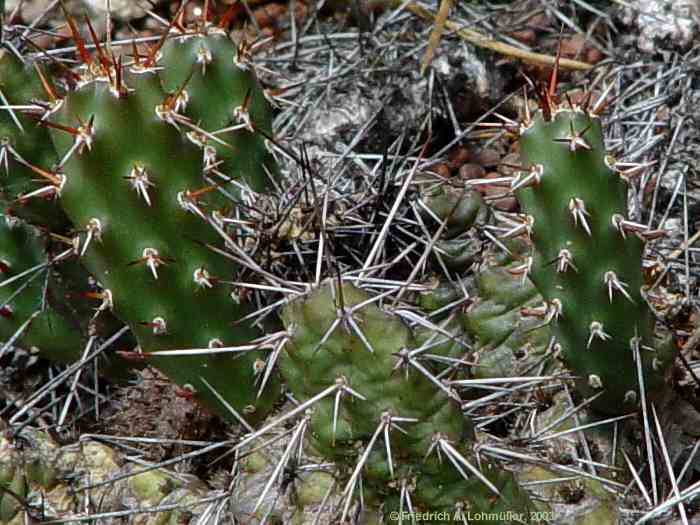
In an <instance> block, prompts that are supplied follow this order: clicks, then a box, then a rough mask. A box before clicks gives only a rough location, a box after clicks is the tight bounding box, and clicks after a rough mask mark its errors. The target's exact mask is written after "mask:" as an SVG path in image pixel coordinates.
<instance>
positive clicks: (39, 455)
mask: <svg viewBox="0 0 700 525" xmlns="http://www.w3.org/2000/svg"><path fill="white" fill-rule="evenodd" d="M2 426H3V423H2V421H0V430H2ZM9 435H10V433H9V432H0V523H3V524H12V525H14V524H17V525H21V524H23V523H31V522H33V521H35V520H34V518H33V517H32V516H34V517H35V516H36V515H37V514H38V515H41V516H43V519H46V520H51V519H55V520H65V521H66V522H67V523H74V521H72V518H73V519H76V520H77V519H79V518H81V517H83V515H84V514H86V513H87V512H93V513H94V511H93V510H92V509H93V502H95V501H98V502H99V512H101V513H109V512H117V511H123V510H124V509H128V510H129V511H131V512H132V513H133V514H132V515H131V519H133V523H139V524H141V525H177V524H179V523H183V520H184V521H186V520H187V519H188V518H189V517H192V516H193V515H194V516H198V515H201V514H202V513H204V512H205V510H206V503H202V502H201V500H202V499H203V498H205V497H206V496H207V495H209V491H208V490H207V486H206V485H205V484H204V483H203V482H202V481H200V480H199V479H197V478H194V476H191V475H179V474H176V473H173V472H169V471H167V470H165V469H155V470H148V471H144V470H145V469H143V468H141V467H140V466H138V465H137V464H135V463H127V464H126V465H125V466H121V465H122V464H124V462H125V461H124V459H125V458H124V457H122V455H121V454H120V453H119V452H118V451H117V450H116V449H112V448H110V447H108V446H106V445H104V444H102V443H98V442H96V441H81V442H80V443H76V444H74V445H68V446H65V447H59V445H58V444H57V443H56V442H55V441H54V440H53V439H52V438H51V437H50V436H49V434H47V433H46V432H42V431H38V430H35V429H33V428H26V429H25V430H24V431H23V432H22V433H21V434H20V436H19V437H18V438H16V439H13V438H10V437H8V436H9ZM18 442H21V443H22V445H23V446H19V445H18ZM113 479H117V481H111V480H113ZM3 489H7V490H11V491H12V493H13V494H14V495H15V496H18V497H14V496H13V494H10V493H9V492H6V490H3ZM27 504H29V505H30V506H27V508H26V509H25V508H23V505H27ZM37 506H39V509H37V508H36V507H37ZM159 506H160V507H164V508H165V510H162V511H160V512H153V511H152V510H151V509H152V508H153V507H159ZM140 510H143V512H139V511H140Z"/></svg>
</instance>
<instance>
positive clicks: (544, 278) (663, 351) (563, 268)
mask: <svg viewBox="0 0 700 525" xmlns="http://www.w3.org/2000/svg"><path fill="white" fill-rule="evenodd" d="M552 85H554V83H552ZM541 99H542V100H543V102H542V107H541V109H540V110H539V111H538V112H537V113H536V114H534V115H532V116H530V115H526V118H525V120H524V122H523V123H522V124H521V128H520V138H519V140H520V150H521V155H522V161H523V165H524V167H523V171H521V172H520V173H519V174H518V175H517V176H516V177H515V178H514V180H513V184H512V187H513V188H514V190H515V195H516V196H517V198H518V200H519V202H520V206H521V209H522V212H523V216H522V220H521V222H520V224H519V225H516V227H515V228H514V229H513V230H512V231H513V232H514V233H518V232H520V233H526V234H528V235H529V236H530V237H531V238H532V242H533V245H534V251H533V253H532V258H531V259H526V263H527V265H528V266H529V269H530V271H529V273H528V275H529V277H530V279H531V280H532V282H533V283H534V284H535V286H536V287H537V289H538V290H539V291H540V293H541V294H542V296H543V298H544V304H543V305H542V306H541V308H540V311H539V313H540V317H541V319H543V320H545V321H549V322H551V325H552V329H553V333H554V335H555V336H556V344H555V348H556V349H560V350H561V356H562V357H563V360H564V362H565V363H566V365H567V366H568V367H569V368H570V369H571V370H572V371H573V372H574V373H575V374H576V375H577V376H579V380H578V381H577V388H578V391H579V392H580V394H581V395H582V396H584V397H587V398H588V397H592V396H595V395H598V397H597V399H596V401H595V402H594V403H593V407H594V408H595V409H596V410H598V411H601V412H604V413H610V414H617V413H624V412H627V411H629V410H632V409H634V408H635V407H636V406H637V403H638V402H639V400H640V387H639V385H640V383H641V384H643V385H644V388H645V392H644V393H645V394H651V393H654V392H656V391H658V390H659V389H661V388H662V387H663V385H664V380H665V375H666V372H667V370H668V369H669V366H670V364H671V363H672V352H671V346H670V343H669V342H661V343H659V342H657V341H656V340H655V338H654V318H653V315H652V313H651V310H650V309H649V306H648V305H647V303H646V302H645V298H644V294H643V290H642V288H643V284H644V282H643V278H642V271H641V264H642V252H643V249H644V243H645V241H647V240H648V239H650V238H653V237H654V236H656V235H657V234H658V232H655V231H652V230H650V229H649V228H647V227H646V226H645V225H642V224H638V223H636V222H633V221H632V220H630V218H629V214H628V210H627V186H626V184H625V181H624V180H623V179H622V177H621V176H620V175H619V174H618V173H616V171H615V169H614V167H615V166H614V162H612V161H611V159H610V158H609V157H607V156H606V151H605V144H604V137H603V130H602V126H601V120H600V117H599V115H598V104H596V105H593V106H592V107H589V106H588V105H587V104H584V105H581V106H579V105H571V104H561V105H560V104H557V103H556V102H555V101H554V94H553V88H552V89H550V90H549V91H547V92H545V93H544V94H543V95H542V97H541ZM516 230H517V231H516ZM639 371H641V374H639V373H638V372H639Z"/></svg>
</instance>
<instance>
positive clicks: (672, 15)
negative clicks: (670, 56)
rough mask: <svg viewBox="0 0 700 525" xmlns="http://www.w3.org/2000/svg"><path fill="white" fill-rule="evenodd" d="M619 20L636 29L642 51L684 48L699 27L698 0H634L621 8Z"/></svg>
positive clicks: (688, 45)
mask: <svg viewBox="0 0 700 525" xmlns="http://www.w3.org/2000/svg"><path fill="white" fill-rule="evenodd" d="M620 19H621V20H622V22H623V23H624V24H625V25H628V26H635V27H636V28H637V31H638V35H639V36H638V38H637V47H638V48H639V49H640V50H641V51H644V52H646V53H655V52H657V51H659V50H671V51H673V50H677V48H681V49H687V48H689V47H691V46H692V44H693V41H694V40H696V39H697V34H698V29H700V2H697V0H695V1H690V2H689V1H687V0H636V1H635V2H629V4H628V5H626V7H625V8H624V9H622V11H621V12H620Z"/></svg>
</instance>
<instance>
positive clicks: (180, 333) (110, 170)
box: [52, 68, 276, 419]
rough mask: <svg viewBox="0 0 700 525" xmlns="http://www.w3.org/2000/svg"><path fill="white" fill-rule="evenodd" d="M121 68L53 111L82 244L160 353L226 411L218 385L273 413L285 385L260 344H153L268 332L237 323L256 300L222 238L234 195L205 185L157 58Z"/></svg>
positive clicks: (144, 346) (126, 317) (130, 319)
mask: <svg viewBox="0 0 700 525" xmlns="http://www.w3.org/2000/svg"><path fill="white" fill-rule="evenodd" d="M120 73H121V74H123V77H122V79H121V81H122V84H121V85H120V86H115V85H114V84H113V83H111V82H106V81H103V80H104V79H99V78H98V79H97V80H95V81H93V82H87V83H86V84H85V85H83V86H82V87H80V89H78V90H77V91H75V92H73V93H71V94H69V95H68V96H67V97H66V99H65V100H64V101H63V104H62V107H61V108H60V110H59V111H57V112H56V113H55V114H54V115H53V119H52V121H53V124H54V126H55V127H57V128H60V129H56V130H54V131H53V132H52V138H53V139H54V142H55V144H56V146H57V149H58V151H59V152H60V154H61V155H62V156H64V155H66V154H68V153H69V152H70V151H71V150H72V154H71V156H70V158H69V160H68V161H67V162H66V164H65V173H66V181H65V185H64V187H63V188H62V191H61V204H62V206H63V208H64V209H65V210H66V212H67V214H68V215H69V216H70V218H71V220H72V221H73V223H74V224H75V225H76V227H77V228H78V229H79V231H80V232H81V234H80V240H81V244H80V248H79V251H80V253H81V254H83V255H84V257H83V260H84V263H85V265H86V266H87V267H88V269H89V270H90V271H91V272H92V273H93V275H94V276H95V277H96V278H97V280H98V281H99V282H100V283H101V284H102V286H103V287H104V288H105V289H106V290H107V291H108V293H109V294H111V298H112V304H113V309H114V312H115V314H116V315H117V317H119V318H120V319H122V320H123V321H124V322H126V323H127V324H128V325H129V326H130V328H131V330H132V332H133V333H134V335H135V336H136V338H137V340H138V343H139V346H140V349H141V350H142V351H143V352H147V353H149V354H148V357H147V360H148V362H150V363H152V364H154V365H155V366H157V367H158V368H160V369H161V370H162V371H163V372H165V373H166V375H168V376H169V377H170V378H171V379H173V380H174V381H175V382H177V383H178V384H180V385H182V386H185V387H186V388H187V389H188V390H189V391H190V392H192V393H193V395H194V398H195V399H196V400H198V401H201V402H202V403H204V404H205V405H206V406H208V407H209V408H210V409H212V410H214V411H215V412H217V413H219V414H221V415H223V416H226V417H231V418H232V417H233V416H232V415H231V414H230V411H229V410H227V409H226V407H225V405H223V404H222V403H221V401H220V400H219V399H218V397H217V396H216V394H215V392H218V393H219V394H220V395H221V396H222V397H223V398H224V399H225V400H227V402H228V403H230V405H231V406H232V407H233V408H234V409H235V410H237V411H239V412H241V411H243V412H244V413H245V415H246V416H247V417H250V418H253V419H255V418H258V417H262V416H263V415H264V414H265V412H267V411H268V410H269V408H270V407H271V404H272V402H273V400H274V398H275V395H276V394H275V387H274V385H269V388H268V389H266V391H265V392H264V393H263V394H262V396H260V397H259V396H258V380H259V379H260V375H261V374H260V372H261V368H260V366H259V364H260V363H261V362H262V361H261V359H262V358H264V355H262V354H261V353H260V352H246V353H236V354H232V353H218V354H214V355H212V354H208V355H201V354H200V355H177V356H173V355H169V356H159V355H157V354H152V353H151V352H158V351H162V350H183V349H191V348H200V349H206V348H216V347H221V346H233V345H239V344H242V343H247V342H249V341H251V340H252V339H253V338H255V337H256V336H257V335H258V332H257V330H256V329H254V328H252V327H251V326H248V325H241V326H238V327H235V328H234V326H233V323H234V321H235V320H236V319H239V318H240V317H241V316H242V315H244V313H245V312H246V311H247V310H246V308H245V307H244V306H241V305H238V304H236V302H235V301H234V300H233V299H232V297H231V292H232V289H231V287H230V286H229V285H227V284H225V283H224V282H222V281H228V280H231V278H232V274H233V270H234V268H232V266H231V264H230V263H229V262H228V260H227V259H226V258H224V257H222V256H220V255H219V254H216V253H215V252H214V251H213V250H212V248H211V247H212V246H214V247H218V246H219V245H220V244H222V243H220V237H219V235H218V234H217V231H216V229H215V228H214V227H213V226H212V224H214V223H216V215H215V213H214V212H217V211H219V209H220V207H221V205H222V203H223V202H224V199H223V198H222V197H221V195H219V194H218V193H217V192H215V191H206V190H205V191H204V192H203V193H202V194H198V193H197V192H198V190H201V189H202V188H204V187H205V182H204V180H203V177H202V164H201V153H200V152H199V151H198V150H197V148H196V147H195V146H194V145H192V144H190V143H188V142H187V141H186V139H185V138H184V137H182V136H181V134H180V133H179V132H178V129H177V128H176V127H174V126H173V125H171V124H170V123H168V122H167V121H168V120H169V115H170V113H169V110H170V108H169V107H168V106H167V104H165V105H164V101H165V100H166V97H165V95H164V94H163V92H162V90H161V86H160V80H159V78H158V76H157V74H156V73H155V72H154V71H153V70H152V69H149V70H144V68H136V69H134V70H130V71H121V72H120ZM113 75H114V72H113ZM112 78H115V77H114V76H113V77H112ZM66 128H75V129H79V131H77V132H73V133H72V134H71V133H66V132H65V131H64V129H66ZM81 141H82V142H81ZM207 383H208V385H207ZM214 391H215V392H214Z"/></svg>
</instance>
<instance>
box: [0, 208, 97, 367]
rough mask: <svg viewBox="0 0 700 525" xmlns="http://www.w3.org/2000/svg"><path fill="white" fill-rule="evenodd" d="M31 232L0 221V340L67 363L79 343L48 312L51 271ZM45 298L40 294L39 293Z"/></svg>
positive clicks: (40, 242)
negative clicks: (0, 281) (0, 283)
mask: <svg viewBox="0 0 700 525" xmlns="http://www.w3.org/2000/svg"><path fill="white" fill-rule="evenodd" d="M49 262H50V261H49V256H48V255H47V254H46V251H45V243H44V242H43V240H42V239H41V238H40V237H39V234H38V232H37V230H35V229H34V228H32V227H30V226H27V225H26V224H24V223H22V222H21V221H19V220H18V219H16V218H12V217H8V216H0V275H1V276H2V277H1V278H0V279H1V280H2V283H3V285H2V287H0V340H2V341H3V342H5V343H8V342H11V343H10V344H11V345H13V346H18V347H25V348H26V349H27V350H30V351H33V352H34V351H38V352H39V353H40V355H41V357H46V358H48V359H51V360H54V361H58V362H62V363H71V362H73V361H75V360H76V359H79V358H80V356H81V354H82V351H83V347H84V345H85V341H84V340H83V339H82V338H81V336H80V333H79V331H78V330H76V328H75V327H73V326H71V325H70V324H69V323H67V322H66V321H65V320H64V318H63V317H62V316H60V315H59V314H58V313H57V312H56V311H55V310H53V309H52V307H51V304H50V303H52V302H53V301H51V299H52V297H50V294H51V293H52V291H53V288H52V286H48V287H47V286H46V285H47V274H48V276H49V280H48V283H49V285H50V284H51V280H52V278H53V275H52V270H51V269H50V268H49V267H48V263H49ZM45 292H46V293H45Z"/></svg>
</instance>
